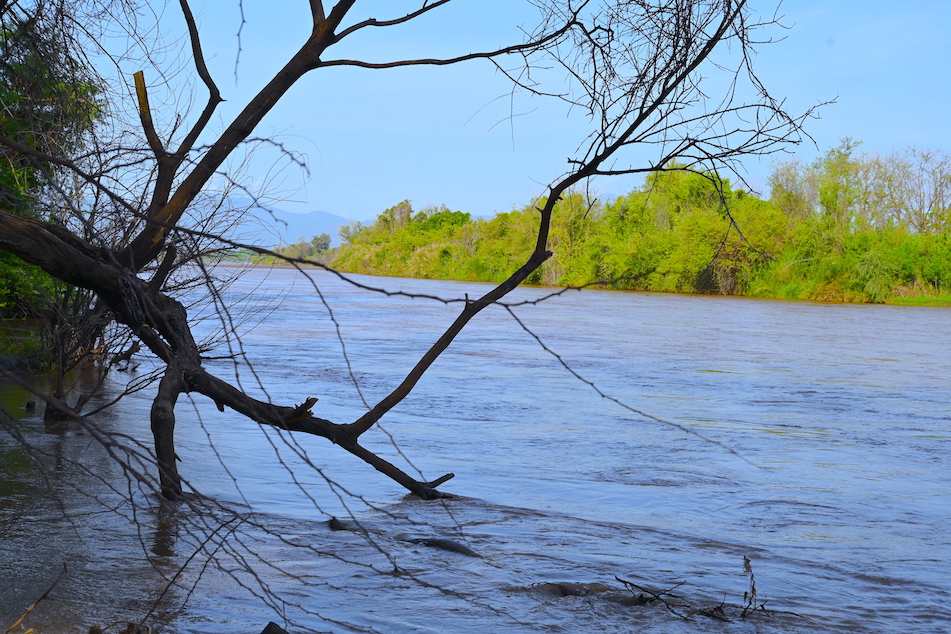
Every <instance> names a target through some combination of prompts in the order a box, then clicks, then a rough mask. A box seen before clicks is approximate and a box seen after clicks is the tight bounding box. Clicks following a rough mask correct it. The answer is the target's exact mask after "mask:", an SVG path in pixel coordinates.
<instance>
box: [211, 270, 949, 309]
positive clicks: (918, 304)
mask: <svg viewBox="0 0 951 634" xmlns="http://www.w3.org/2000/svg"><path fill="white" fill-rule="evenodd" d="M213 266H224V267H228V268H253V269H290V270H294V269H301V270H305V271H306V270H318V271H327V272H328V273H330V272H337V273H340V274H343V275H367V276H370V277H399V276H392V275H376V274H374V273H365V272H357V271H338V270H336V269H332V267H329V265H328V267H329V268H331V269H332V271H328V270H327V269H325V268H323V267H321V266H318V265H313V264H299V265H296V266H295V265H293V264H257V263H253V262H228V261H221V262H216V263H214V264H213ZM407 279H414V280H433V281H441V282H461V283H474V284H495V282H490V281H485V280H457V279H443V278H432V277H409V278H407ZM522 286H525V287H528V288H551V289H564V288H577V287H574V286H547V285H544V284H522ZM590 289H591V290H599V291H611V292H615V293H654V294H659V295H686V296H688V297H722V298H732V299H755V300H764V301H773V302H811V303H815V304H829V305H833V304H853V305H860V304H861V305H866V306H896V307H902V308H951V297H928V296H925V295H914V296H911V297H890V298H888V299H887V300H886V301H885V302H883V303H872V302H849V301H836V300H822V299H799V298H789V297H766V296H750V295H723V294H721V293H674V292H666V291H651V290H630V289H613V288H600V287H597V286H591V287H590ZM578 290H583V289H578Z"/></svg>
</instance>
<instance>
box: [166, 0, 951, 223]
mask: <svg viewBox="0 0 951 634" xmlns="http://www.w3.org/2000/svg"><path fill="white" fill-rule="evenodd" d="M243 4H244V13H245V16H246V19H247V23H246V24H245V26H244V29H243V34H242V49H243V50H242V53H241V58H240V60H241V61H240V64H239V66H238V79H237V83H236V82H235V75H234V61H235V55H236V53H237V50H238V40H237V38H236V37H235V34H236V33H237V31H238V26H239V24H240V13H239V9H238V3H237V1H236V0H208V1H207V2H204V3H202V2H199V1H198V0H196V1H195V5H194V10H195V13H196V14H197V15H199V17H200V21H201V25H202V30H203V33H204V36H205V46H206V50H207V55H208V56H209V57H210V58H211V64H212V70H213V72H214V73H215V76H216V79H217V81H218V83H219V86H220V87H221V89H222V92H223V94H224V96H225V98H226V99H228V102H227V103H226V104H225V108H224V109H223V110H222V113H223V114H226V113H227V112H229V108H236V107H238V106H239V105H241V104H242V103H243V102H244V100H246V99H247V97H248V96H249V95H250V94H251V93H252V92H253V91H255V90H257V89H258V88H259V87H260V86H261V85H262V83H263V82H264V81H265V80H266V79H267V78H268V77H269V76H270V74H272V73H273V71H274V70H276V69H277V68H279V67H280V65H281V64H282V63H283V62H284V60H286V59H287V57H288V56H289V55H290V54H291V53H292V52H293V51H294V50H295V49H296V48H297V47H298V46H299V45H300V43H302V42H303V40H304V38H305V37H306V34H307V32H308V29H307V19H308V8H307V2H306V0H295V1H294V2H291V1H290V0H280V1H274V0H272V1H271V2H259V1H258V0H244V3H243ZM414 4H415V5H417V6H418V4H419V3H418V1H417V2H415V3H413V2H409V1H408V0H371V1H369V2H368V1H367V0H364V1H363V3H361V2H358V3H357V7H358V8H359V7H361V6H364V5H368V6H369V10H366V11H363V12H359V13H357V15H362V16H366V17H376V18H380V19H383V18H386V17H391V16H393V15H395V14H397V13H398V9H399V8H401V7H403V8H405V7H410V6H412V5H414ZM751 4H752V6H753V7H755V8H759V9H771V8H772V7H773V6H774V5H775V2H772V1H771V0H770V1H762V0H752V2H751ZM453 5H455V6H454V7H453V8H452V9H451V10H447V11H443V12H440V11H437V12H435V13H434V14H433V16H432V17H431V18H429V19H427V21H425V22H424V23H421V24H420V25H419V26H418V27H416V28H412V29H410V28H404V29H400V30H397V29H393V30H389V31H388V30H373V32H369V33H366V35H365V36H361V37H360V38H355V39H354V41H353V43H352V45H351V47H350V48H349V49H348V50H347V51H346V52H344V51H341V52H340V54H338V55H333V57H340V56H343V55H344V54H345V55H348V56H352V57H357V56H360V57H362V58H364V59H371V60H382V59H391V58H394V57H397V56H399V55H409V56H413V55H420V56H421V55H425V56H441V55H452V54H458V53H464V52H468V51H471V50H476V49H479V48H487V47H491V46H497V45H500V44H503V43H506V42H508V41H511V40H512V39H513V38H514V39H517V37H518V36H517V30H516V28H517V27H518V26H519V25H521V24H525V25H529V18H530V17H531V15H532V14H531V13H528V12H522V13H519V12H518V10H515V9H514V7H517V6H520V5H521V3H519V2H514V1H513V0H457V2H454V3H451V5H450V6H453ZM174 10H175V9H174V7H172V6H170V8H169V9H168V12H169V13H168V14H167V15H168V16H169V17H172V15H171V14H172V13H173V12H174ZM780 14H781V15H783V16H785V17H784V18H783V20H782V21H783V23H785V24H787V25H789V26H790V27H791V28H790V29H789V30H788V31H782V30H776V31H775V36H776V37H785V39H784V40H783V41H782V42H779V43H776V44H771V45H768V46H762V47H760V49H759V50H760V53H759V55H758V58H757V60H756V64H757V69H758V72H759V75H760V77H761V79H762V80H763V81H764V83H765V84H766V85H767V86H768V87H769V88H770V90H771V91H772V92H773V94H774V95H777V96H783V97H786V98H787V99H788V101H787V103H788V105H789V109H790V110H791V111H793V112H795V111H798V110H801V109H804V108H807V107H808V106H810V105H813V104H815V103H817V102H821V101H827V100H831V99H836V98H837V99H838V102H837V103H836V104H833V105H830V106H827V107H826V108H824V109H823V110H822V111H821V117H822V118H821V119H820V120H814V121H811V122H810V123H809V124H808V128H807V130H808V131H809V132H810V133H811V134H812V136H813V137H814V138H815V140H816V143H817V145H818V149H817V148H816V147H814V146H812V145H811V144H810V145H803V146H799V148H798V149H796V155H795V156H796V157H797V158H799V159H800V160H802V161H804V162H810V161H812V160H813V159H815V158H816V157H817V156H818V155H819V154H821V153H823V152H825V151H826V150H828V149H829V148H831V147H833V146H835V145H837V144H838V142H839V140H840V139H842V138H843V137H847V136H848V137H852V138H853V139H855V140H858V141H862V142H863V145H862V146H861V148H860V149H861V150H863V151H867V152H873V153H874V152H882V153H886V152H889V151H891V150H893V149H900V148H904V147H907V146H912V145H914V146H919V147H926V148H933V149H942V150H945V151H951V123H949V118H948V115H949V113H951V107H949V106H951V81H949V80H951V77H949V75H951V71H949V69H951V44H949V39H948V37H949V36H948V34H947V31H948V28H949V26H951V2H949V0H912V1H909V2H902V3H899V2H894V1H888V2H886V1H880V0H864V1H860V0H834V1H830V0H787V1H786V2H785V3H783V5H782V6H781V8H780ZM507 90H508V84H507V83H506V81H505V80H504V79H503V78H501V77H500V76H499V75H498V74H497V73H495V72H494V71H493V70H492V68H491V67H490V66H489V65H488V64H484V63H468V64H466V65H464V66H458V67H454V68H453V67H449V68H417V69H401V70H391V71H367V70H360V69H325V70H321V71H318V72H315V73H312V74H311V75H310V76H308V77H306V78H305V79H304V81H303V82H301V84H299V85H298V86H297V87H295V88H294V89H293V91H292V92H291V93H290V94H289V95H287V97H286V98H285V99H284V101H282V102H281V104H279V105H278V107H276V109H275V110H274V111H273V112H272V113H271V114H270V115H269V116H268V117H267V118H266V119H265V121H264V123H263V124H262V127H261V128H259V130H258V132H257V134H258V135H261V136H264V135H270V134H273V133H278V134H279V135H282V137H283V141H284V142H285V143H286V144H287V145H288V146H290V147H293V148H295V149H296V150H299V151H300V152H302V153H304V154H305V155H306V156H307V160H308V163H309V165H310V170H311V172H310V175H309V177H308V176H305V175H304V174H302V173H301V172H300V171H299V170H294V169H289V170H286V171H285V172H284V174H283V175H284V177H286V181H285V188H286V190H287V191H288V195H289V197H291V198H292V199H293V200H290V201H287V202H283V203H281V204H279V205H277V206H279V207H282V208H284V209H287V210H289V211H310V210H314V209H321V210H324V211H329V212H332V213H336V214H339V215H342V216H346V217H349V218H353V219H361V220H367V219H372V218H373V217H375V216H376V214H378V213H379V212H381V211H383V210H384V209H385V208H387V207H389V206H392V205H393V204H395V203H397V202H399V201H400V200H403V199H410V200H412V201H413V204H414V206H415V207H416V208H417V209H418V208H421V207H423V206H426V205H438V204H446V205H448V206H449V207H450V208H452V209H458V210H462V211H467V212H470V213H472V214H473V215H491V214H492V213H494V212H496V211H507V210H510V209H511V208H513V207H514V206H522V205H525V204H527V203H528V202H529V200H530V199H531V197H532V196H534V195H537V194H540V193H542V192H543V191H544V186H545V185H546V184H547V183H548V182H549V181H551V180H552V179H554V178H555V177H556V176H558V175H560V174H561V173H562V172H563V171H564V170H565V168H566V162H565V161H566V159H567V158H568V157H569V156H570V155H572V154H573V150H574V148H575V147H576V145H577V143H578V142H579V140H580V136H579V130H578V129H577V128H576V127H575V122H574V121H573V120H570V119H567V118H566V117H565V113H564V112H563V111H562V110H561V109H560V107H556V106H554V105H545V104H543V103H537V100H531V99H528V98H520V99H518V100H517V101H516V102H515V103H514V104H513V103H512V102H511V101H510V100H509V99H508V98H507V97H506V94H507ZM513 112H514V113H515V114H516V115H517V116H516V117H514V118H511V117H509V115H510V114H511V113H513ZM261 158H262V162H260V163H259V166H260V167H259V168H258V169H257V174H258V176H260V177H262V178H263V175H264V173H265V168H264V162H263V159H264V157H261ZM746 169H747V170H748V174H747V177H748V179H749V182H750V183H751V184H752V185H753V186H754V187H759V188H765V184H766V179H767V176H768V174H769V170H770V162H769V160H767V161H765V162H759V161H757V160H750V161H749V162H748V163H747V164H746ZM637 182H638V181H636V180H621V181H611V180H609V179H601V180H599V181H596V182H595V183H594V189H595V191H598V192H600V193H601V194H602V195H603V196H606V197H611V196H615V195H618V194H622V193H624V192H626V191H628V190H629V189H630V188H631V187H633V186H634V185H635V184H636V183H637Z"/></svg>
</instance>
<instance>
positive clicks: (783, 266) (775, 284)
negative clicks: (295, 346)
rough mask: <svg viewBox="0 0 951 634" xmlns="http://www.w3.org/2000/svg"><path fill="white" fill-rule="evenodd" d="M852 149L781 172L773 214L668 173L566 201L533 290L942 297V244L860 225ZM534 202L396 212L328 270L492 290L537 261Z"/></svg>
mask: <svg viewBox="0 0 951 634" xmlns="http://www.w3.org/2000/svg"><path fill="white" fill-rule="evenodd" d="M856 146H857V144H855V143H853V142H851V141H849V140H846V141H844V142H843V144H842V145H841V146H839V147H838V148H835V149H833V150H831V151H830V152H829V153H827V154H826V155H825V156H824V157H823V158H822V159H820V160H819V161H817V162H816V163H815V164H814V165H813V166H811V167H809V168H808V169H806V168H802V167H801V166H799V165H798V164H786V165H780V166H777V169H776V171H775V172H774V175H773V178H772V179H771V186H772V191H773V195H774V197H775V200H772V199H771V200H760V199H758V198H757V197H755V196H753V195H750V194H748V193H746V192H744V191H742V190H737V191H734V190H732V189H731V187H730V183H729V181H727V180H721V179H718V178H717V177H715V176H714V175H710V174H698V173H695V172H691V171H688V170H685V169H683V168H682V166H679V165H677V164H671V165H669V166H668V168H667V169H666V170H665V171H662V172H658V173H654V174H651V175H650V176H648V177H647V179H645V182H644V184H643V185H642V186H641V187H640V188H638V189H636V190H634V191H632V192H630V193H628V194H627V195H625V196H621V197H619V198H617V199H615V200H612V201H609V202H608V203H607V204H603V203H601V202H599V201H592V200H589V199H588V198H587V197H586V196H584V195H582V194H581V193H578V192H572V193H569V194H566V195H565V196H564V197H563V199H562V200H560V201H559V202H558V204H557V205H556V207H555V211H554V215H553V216H552V226H551V233H550V238H549V247H550V248H551V250H552V251H553V252H554V257H553V258H551V259H550V260H549V261H548V262H546V263H545V264H544V265H543V266H542V267H541V269H540V270H539V271H537V272H536V273H535V274H533V276H532V277H531V278H530V279H529V283H533V284H547V285H582V284H589V283H592V282H597V283H599V284H601V285H603V286H604V287H607V288H613V289H625V290H650V291H663V292H678V293H680V292H689V293H695V292H706V293H722V294H728V295H747V296H753V297H777V298H787V299H814V300H826V301H853V302H886V301H899V300H901V299H902V298H907V297H912V296H931V297H942V296H947V295H948V294H949V293H951V233H948V232H947V231H946V232H944V233H919V232H916V231H909V230H907V229H906V228H905V227H903V226H902V224H901V223H896V222H877V221H872V220H874V219H871V216H865V217H864V218H865V220H863V216H862V213H863V212H862V209H863V208H861V206H860V204H859V203H860V202H861V201H862V200H867V198H868V192H870V191H874V190H875V187H874V186H873V185H870V184H869V183H868V182H867V178H868V174H870V173H872V172H870V171H869V170H867V169H865V168H864V167H862V165H861V161H860V160H859V159H856V158H855V157H854V156H853V150H854V148H855V147H856ZM863 179H866V180H863ZM863 192H864V193H863ZM540 202H544V201H535V202H533V203H532V204H529V205H526V206H525V207H523V208H520V209H514V210H512V211H510V212H506V213H500V214H497V215H496V216H495V217H493V218H490V219H472V218H470V216H469V215H468V214H465V213H462V212H457V211H449V210H448V209H446V208H445V207H440V208H438V209H428V210H422V211H420V212H415V211H414V210H413V208H412V205H411V204H410V203H409V201H403V202H401V203H399V204H398V205H395V206H394V207H391V208H390V209H387V210H386V211H384V212H383V213H382V214H380V215H379V216H378V217H377V219H376V221H375V222H374V223H372V224H370V225H362V224H359V223H357V224H355V225H352V226H351V227H349V228H346V229H345V230H344V231H342V232H341V236H342V237H343V238H344V240H345V244H344V246H343V247H341V248H340V249H339V250H337V252H336V253H335V255H334V257H335V259H334V260H333V265H334V266H335V267H337V268H339V269H342V270H347V271H355V272H363V273H371V274H379V275H393V276H409V277H420V278H437V279H459V280H479V281H487V282H500V281H502V280H504V279H505V278H506V277H508V275H510V274H511V273H512V272H513V271H514V270H515V269H516V268H518V267H519V266H521V265H522V264H523V263H524V261H525V258H526V257H527V256H528V254H529V253H530V252H531V250H532V249H533V248H534V245H535V240H536V231H537V229H538V221H539V220H538V213H537V211H536V204H539V203H540ZM870 219H871V220H870Z"/></svg>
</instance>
